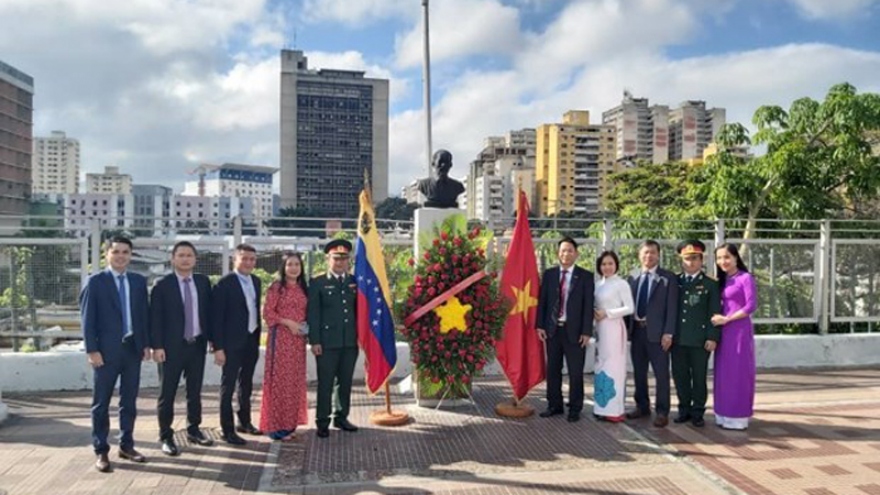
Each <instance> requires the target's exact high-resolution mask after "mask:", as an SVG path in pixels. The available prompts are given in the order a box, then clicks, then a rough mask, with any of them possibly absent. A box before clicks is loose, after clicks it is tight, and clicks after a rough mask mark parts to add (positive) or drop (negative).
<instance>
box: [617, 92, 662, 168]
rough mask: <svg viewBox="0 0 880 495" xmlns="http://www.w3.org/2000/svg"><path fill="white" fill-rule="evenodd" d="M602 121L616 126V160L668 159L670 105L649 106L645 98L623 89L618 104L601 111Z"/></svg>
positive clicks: (652, 160)
mask: <svg viewBox="0 0 880 495" xmlns="http://www.w3.org/2000/svg"><path fill="white" fill-rule="evenodd" d="M602 123H603V124H605V125H612V126H614V127H615V129H616V133H617V149H616V158H617V159H618V160H621V161H629V162H635V161H639V160H643V161H647V162H650V163H665V162H667V161H668V160H669V107H667V106H665V105H653V106H649V105H648V99H647V98H633V96H632V94H630V92H629V91H624V93H623V101H621V103H620V105H618V106H616V107H614V108H612V109H611V110H606V111H605V112H602Z"/></svg>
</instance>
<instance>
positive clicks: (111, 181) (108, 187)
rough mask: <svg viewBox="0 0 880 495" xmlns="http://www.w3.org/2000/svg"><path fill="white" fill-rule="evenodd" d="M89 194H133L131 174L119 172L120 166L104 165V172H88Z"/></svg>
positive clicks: (87, 186) (87, 185) (87, 190)
mask: <svg viewBox="0 0 880 495" xmlns="http://www.w3.org/2000/svg"><path fill="white" fill-rule="evenodd" d="M86 193H88V194H123V195H126V194H131V175H129V174H122V173H119V167H104V173H103V174H97V173H91V174H86Z"/></svg>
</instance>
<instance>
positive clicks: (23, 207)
mask: <svg viewBox="0 0 880 495" xmlns="http://www.w3.org/2000/svg"><path fill="white" fill-rule="evenodd" d="M33 112H34V78H33V77H31V76H29V75H27V74H25V73H24V72H21V71H20V70H18V69H16V68H15V67H12V66H10V65H7V64H5V63H3V62H2V61H0V214H5V215H24V214H26V213H27V212H28V203H29V201H30V198H31V189H32V186H31V154H32V153H33V146H34V144H33V136H34V130H33Z"/></svg>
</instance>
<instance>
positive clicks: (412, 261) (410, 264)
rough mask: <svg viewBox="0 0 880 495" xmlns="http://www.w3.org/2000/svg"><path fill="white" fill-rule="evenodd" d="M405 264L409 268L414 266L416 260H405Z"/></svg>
mask: <svg viewBox="0 0 880 495" xmlns="http://www.w3.org/2000/svg"><path fill="white" fill-rule="evenodd" d="M406 263H407V264H408V265H409V266H414V265H415V264H416V260H415V258H410V259H408V260H406Z"/></svg>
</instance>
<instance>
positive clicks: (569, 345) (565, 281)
mask: <svg viewBox="0 0 880 495" xmlns="http://www.w3.org/2000/svg"><path fill="white" fill-rule="evenodd" d="M577 249H578V247H577V242H575V240H574V239H572V238H571V237H563V238H562V239H561V240H560V241H559V243H558V244H557V256H558V257H559V266H555V267H552V268H548V269H547V270H546V271H544V275H543V277H542V278H541V290H540V293H539V296H538V315H537V316H538V318H537V331H538V338H540V339H541V341H542V342H544V343H546V346H547V409H546V410H545V411H543V412H542V413H541V414H540V416H541V417H542V418H549V417H551V416H556V415H557V414H562V413H563V412H565V411H564V409H563V407H562V362H563V359H564V360H565V364H566V365H567V367H568V385H569V390H568V421H569V422H570V423H574V422H575V421H578V420H580V419H581V411H582V410H583V408H584V363H585V361H586V357H587V350H586V348H587V345H588V344H589V343H590V336H591V335H593V307H594V304H593V291H594V289H595V281H594V280H593V274H592V272H590V271H589V270H585V269H583V268H581V267H579V266H577V265H575V264H574V263H575V261H577V257H578V250H577Z"/></svg>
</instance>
